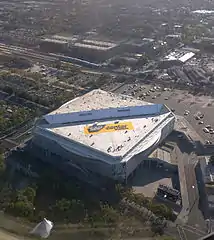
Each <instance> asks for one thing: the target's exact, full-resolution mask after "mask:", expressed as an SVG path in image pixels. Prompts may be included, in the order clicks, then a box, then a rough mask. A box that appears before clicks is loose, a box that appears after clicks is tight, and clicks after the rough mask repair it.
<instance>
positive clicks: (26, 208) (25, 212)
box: [9, 201, 34, 217]
mask: <svg viewBox="0 0 214 240" xmlns="http://www.w3.org/2000/svg"><path fill="white" fill-rule="evenodd" d="M9 209H10V212H12V213H13V214H15V215H16V216H20V217H30V216H32V215H33V211H34V207H33V204H32V203H30V202H24V201H18V202H15V203H11V204H10V207H9Z"/></svg>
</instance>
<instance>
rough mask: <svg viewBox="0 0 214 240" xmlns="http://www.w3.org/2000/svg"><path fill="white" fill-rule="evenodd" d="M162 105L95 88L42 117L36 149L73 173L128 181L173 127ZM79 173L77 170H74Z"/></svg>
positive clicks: (171, 116) (85, 177)
mask: <svg viewBox="0 0 214 240" xmlns="http://www.w3.org/2000/svg"><path fill="white" fill-rule="evenodd" d="M174 122H175V116H174V114H173V113H172V112H171V111H170V110H169V109H168V108H167V107H166V106H165V105H163V104H151V103H147V102H143V101H140V100H137V99H134V98H132V97H129V96H125V95H116V94H113V93H109V92H105V91H102V90H99V89H98V90H93V91H91V92H89V93H87V94H85V95H83V96H81V97H78V98H75V99H73V100H71V101H70V102H67V103H65V104H64V105H62V106H61V107H60V108H58V109H57V110H55V111H53V112H51V113H49V114H47V115H45V116H43V118H42V119H40V121H39V122H38V123H37V125H36V127H35V129H34V137H33V139H32V151H35V154H37V156H38V157H39V158H42V159H43V160H45V161H49V162H51V163H53V164H55V165H57V166H58V167H60V168H62V169H63V170H65V171H67V172H68V173H69V174H74V175H75V176H77V177H79V178H81V179H83V180H86V181H94V179H95V178H96V177H97V179H99V180H98V181H101V177H100V176H103V177H104V178H106V179H112V180H117V181H121V182H124V181H126V180H127V179H128V177H129V176H130V175H132V173H133V172H134V170H135V169H136V168H137V167H138V166H139V165H140V164H141V163H142V162H143V161H144V160H148V155H149V154H150V153H151V152H152V151H153V150H154V149H155V148H156V147H157V146H158V145H159V144H160V143H161V142H162V141H163V140H164V139H165V138H166V136H167V135H168V134H170V133H171V131H172V130H173V128H174ZM71 169H74V170H71Z"/></svg>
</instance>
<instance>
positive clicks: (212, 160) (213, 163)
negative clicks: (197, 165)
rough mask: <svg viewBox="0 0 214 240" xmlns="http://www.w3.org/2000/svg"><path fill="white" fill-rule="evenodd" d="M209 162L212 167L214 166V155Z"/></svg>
mask: <svg viewBox="0 0 214 240" xmlns="http://www.w3.org/2000/svg"><path fill="white" fill-rule="evenodd" d="M209 162H210V163H211V164H212V165H214V155H212V156H210V160H209Z"/></svg>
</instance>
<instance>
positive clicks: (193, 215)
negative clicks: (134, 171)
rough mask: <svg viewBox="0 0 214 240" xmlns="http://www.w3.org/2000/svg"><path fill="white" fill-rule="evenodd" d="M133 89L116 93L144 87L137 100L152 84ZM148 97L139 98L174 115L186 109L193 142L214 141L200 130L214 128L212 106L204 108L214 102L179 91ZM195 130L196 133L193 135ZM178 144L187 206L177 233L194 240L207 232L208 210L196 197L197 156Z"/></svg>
mask: <svg viewBox="0 0 214 240" xmlns="http://www.w3.org/2000/svg"><path fill="white" fill-rule="evenodd" d="M133 86H134V85H133V84H132V85H125V86H123V87H121V88H118V89H117V91H116V92H118V93H123V94H126V95H133V90H134V89H136V90H137V89H139V87H140V86H143V89H141V90H140V91H136V93H135V94H134V97H136V98H138V97H140V96H142V94H143V93H146V92H148V90H149V89H151V88H152V86H151V85H140V84H138V85H135V86H134V87H133ZM149 94H150V96H146V97H145V98H143V99H142V97H140V98H141V99H142V100H144V101H147V102H154V103H163V104H166V105H167V106H168V107H170V108H171V109H174V110H175V114H178V115H181V116H184V112H185V110H188V111H189V112H190V113H189V114H188V115H186V116H184V118H185V119H186V120H187V121H188V123H189V124H190V125H191V126H192V127H191V130H189V132H191V136H193V140H194V139H197V140H200V141H203V142H204V141H205V140H210V141H212V142H214V134H213V135H211V134H209V133H208V134H207V133H204V132H203V127H205V125H208V124H209V125H211V126H213V127H214V105H213V106H210V107H208V106H207V103H209V102H212V101H214V99H213V100H212V99H210V98H209V97H201V98H200V97H199V98H198V99H196V98H194V96H191V95H189V94H188V93H187V92H186V93H185V92H182V91H180V90H173V91H157V90H156V91H155V92H150V93H149ZM154 96H155V97H154ZM197 112H201V113H203V114H204V118H203V122H204V123H203V124H199V121H197V120H196V119H195V116H194V115H195V114H196V113H197ZM184 125H185V124H184ZM194 130H195V131H196V132H197V133H195V131H194ZM198 134H199V135H198ZM177 144H178V147H179V150H180V152H179V153H178V159H179V160H180V161H179V163H180V165H181V168H182V171H183V174H182V175H181V176H180V184H182V185H184V186H185V187H184V189H185V192H186V194H184V197H185V198H186V206H185V207H184V212H183V213H182V214H183V216H182V215H181V219H182V218H183V219H182V220H183V223H182V226H180V225H178V227H177V232H178V233H179V236H180V239H183V240H187V239H188V240H196V239H198V238H199V237H201V236H204V235H206V233H207V225H206V222H205V219H204V218H206V217H204V215H203V214H204V213H205V212H206V211H207V209H206V205H205V204H204V201H205V200H204V199H203V196H200V197H199V191H198V187H199V186H198V185H200V184H201V181H200V179H199V180H198V177H197V179H196V174H195V166H196V163H197V156H196V155H195V154H194V149H193V145H191V144H190V143H189V142H188V141H187V140H186V139H181V140H178V139H177ZM201 185H203V184H201ZM200 187H201V186H200ZM202 187H203V186H202ZM185 216H187V217H185ZM185 220H186V221H185Z"/></svg>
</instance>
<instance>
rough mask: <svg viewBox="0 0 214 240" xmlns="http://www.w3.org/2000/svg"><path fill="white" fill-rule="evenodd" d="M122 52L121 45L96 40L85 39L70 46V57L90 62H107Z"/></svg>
mask: <svg viewBox="0 0 214 240" xmlns="http://www.w3.org/2000/svg"><path fill="white" fill-rule="evenodd" d="M119 51H120V44H117V43H112V42H106V41H98V40H94V39H83V40H79V41H77V42H75V43H74V44H73V45H72V46H70V55H71V56H72V57H76V58H80V59H83V60H87V61H90V62H96V63H97V62H98V63H99V62H102V61H105V60H107V59H109V58H111V57H113V56H115V55H116V54H118V53H119Z"/></svg>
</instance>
